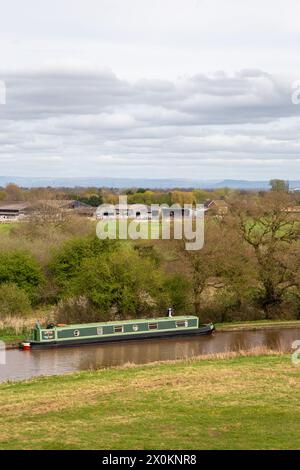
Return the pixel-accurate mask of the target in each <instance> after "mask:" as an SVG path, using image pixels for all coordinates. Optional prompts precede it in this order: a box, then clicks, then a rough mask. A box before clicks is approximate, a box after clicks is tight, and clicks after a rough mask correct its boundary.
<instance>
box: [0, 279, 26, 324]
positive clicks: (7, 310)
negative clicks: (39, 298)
mask: <svg viewBox="0 0 300 470" xmlns="http://www.w3.org/2000/svg"><path fill="white" fill-rule="evenodd" d="M30 308H31V306H30V300H29V297H28V294H27V293H26V292H25V290H23V289H20V287H18V286H17V285H16V284H13V283H3V284H0V318H5V317H8V316H14V315H26V314H28V313H29V312H30Z"/></svg>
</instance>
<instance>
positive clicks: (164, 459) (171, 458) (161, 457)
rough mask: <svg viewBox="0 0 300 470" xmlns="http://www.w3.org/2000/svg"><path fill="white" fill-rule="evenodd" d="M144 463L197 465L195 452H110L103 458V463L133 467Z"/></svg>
mask: <svg viewBox="0 0 300 470" xmlns="http://www.w3.org/2000/svg"><path fill="white" fill-rule="evenodd" d="M140 463H141V464H143V465H145V464H146V465H178V464H180V465H196V464H197V456H196V455H195V454H185V453H184V454H181V453H180V454H173V453H168V454H161V453H160V454H137V456H119V455H118V456H117V455H112V454H109V455H108V456H105V457H103V458H102V465H126V466H127V467H129V468H133V467H134V466H136V465H137V464H140Z"/></svg>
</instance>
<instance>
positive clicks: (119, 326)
mask: <svg viewBox="0 0 300 470" xmlns="http://www.w3.org/2000/svg"><path fill="white" fill-rule="evenodd" d="M123 330H124V327H123V325H118V326H115V327H114V332H115V333H123Z"/></svg>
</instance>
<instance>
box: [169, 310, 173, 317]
mask: <svg viewBox="0 0 300 470" xmlns="http://www.w3.org/2000/svg"><path fill="white" fill-rule="evenodd" d="M172 316H173V309H172V307H169V308H168V317H169V318H172Z"/></svg>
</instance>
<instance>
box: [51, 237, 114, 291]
mask: <svg viewBox="0 0 300 470" xmlns="http://www.w3.org/2000/svg"><path fill="white" fill-rule="evenodd" d="M117 245H118V242H115V241H112V240H99V238H97V237H96V236H93V237H76V238H72V239H71V240H68V241H67V242H66V243H64V244H63V246H62V247H61V248H59V249H58V250H57V251H56V253H55V254H54V256H53V259H52V260H51V262H50V264H49V274H50V275H51V276H52V277H53V278H54V281H55V282H56V283H57V285H58V286H59V288H60V289H63V288H64V287H65V286H66V285H67V283H68V282H69V281H70V279H72V278H73V277H74V276H75V275H76V274H77V273H78V271H80V269H81V264H82V262H83V260H85V259H87V258H93V257H95V256H97V255H99V254H100V253H104V252H105V253H110V252H111V251H112V250H113V249H115V248H116V246H117Z"/></svg>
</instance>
